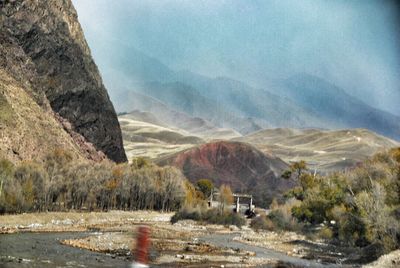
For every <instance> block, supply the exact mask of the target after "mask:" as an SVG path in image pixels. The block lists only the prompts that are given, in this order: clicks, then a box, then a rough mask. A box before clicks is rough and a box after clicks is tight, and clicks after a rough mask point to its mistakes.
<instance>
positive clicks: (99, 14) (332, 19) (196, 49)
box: [73, 0, 400, 115]
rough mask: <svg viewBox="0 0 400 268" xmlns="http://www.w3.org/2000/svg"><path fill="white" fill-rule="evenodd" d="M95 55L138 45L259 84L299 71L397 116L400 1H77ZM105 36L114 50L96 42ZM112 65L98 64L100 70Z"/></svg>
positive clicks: (170, 61) (181, 66) (171, 61)
mask: <svg viewBox="0 0 400 268" xmlns="http://www.w3.org/2000/svg"><path fill="white" fill-rule="evenodd" d="M73 3H74V6H75V8H76V10H77V12H78V17H79V21H80V23H81V25H82V28H83V30H84V32H85V36H86V38H87V41H88V44H89V46H90V48H91V50H92V53H93V56H94V59H95V61H98V62H105V61H103V60H102V59H104V58H105V57H110V56H112V53H113V50H115V51H119V52H120V50H127V53H129V49H128V48H129V47H132V48H135V49H138V50H140V51H142V52H143V53H145V54H147V55H149V56H152V57H154V58H156V59H158V60H160V61H161V62H163V63H164V64H166V65H167V66H170V67H172V68H173V69H175V70H190V71H193V72H196V73H200V74H203V75H207V76H210V77H217V76H227V77H231V78H234V79H238V80H242V81H244V82H246V83H249V84H251V85H253V86H258V87H268V83H269V82H270V81H274V80H279V79H285V78H288V77H290V76H292V75H295V74H297V73H309V74H312V75H316V76H319V77H321V78H323V79H325V80H327V81H329V82H331V83H334V84H336V85H338V86H340V87H342V88H343V89H344V90H346V91H347V92H348V93H350V94H351V95H353V96H356V97H358V98H360V99H362V100H363V101H365V102H367V103H368V104H370V105H373V106H375V107H377V108H380V109H383V110H387V111H390V112H392V113H395V114H397V115H400V105H399V104H398V103H399V101H400V33H399V30H398V29H400V27H399V26H400V21H399V17H400V16H399V15H400V14H399V13H400V12H399V5H398V4H396V1H385V0H376V1H372V0H358V1H355V0H354V1H351V0H350V1H349V0H336V1H329V0H325V1H324V0H302V1H290V0H286V1H285V0H219V1H216V0H196V1H192V0H117V1H109V0H96V1H95V0H73ZM105 40H107V42H108V43H110V44H112V45H110V46H109V53H104V52H101V53H100V52H99V51H100V50H97V49H96V47H97V46H99V45H100V44H102V43H104V42H105ZM104 68H106V66H101V65H99V69H100V71H101V70H102V69H104Z"/></svg>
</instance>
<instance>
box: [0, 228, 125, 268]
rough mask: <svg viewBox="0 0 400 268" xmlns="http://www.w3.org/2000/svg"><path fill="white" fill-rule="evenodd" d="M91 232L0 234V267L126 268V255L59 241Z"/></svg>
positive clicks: (83, 235)
mask: <svg viewBox="0 0 400 268" xmlns="http://www.w3.org/2000/svg"><path fill="white" fill-rule="evenodd" d="M90 234H91V233H17V234H3V235H0V267H5V268H7V267H43V268H46V267H129V264H130V263H131V261H130V258H129V257H120V256H115V255H109V254H103V253H96V252H92V251H89V250H84V249H79V248H73V247H70V246H65V245H62V244H61V243H60V240H65V239H72V238H79V237H85V236H88V235H90Z"/></svg>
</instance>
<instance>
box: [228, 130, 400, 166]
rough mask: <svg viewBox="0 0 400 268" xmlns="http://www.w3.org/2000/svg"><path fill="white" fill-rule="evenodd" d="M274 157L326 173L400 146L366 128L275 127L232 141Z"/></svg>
mask: <svg viewBox="0 0 400 268" xmlns="http://www.w3.org/2000/svg"><path fill="white" fill-rule="evenodd" d="M234 140H237V141H241V142H247V143H250V144H252V145H253V146H255V147H256V148H258V149H259V150H261V151H263V152H265V153H270V154H274V155H276V156H278V157H280V158H282V159H283V160H285V161H287V162H293V161H299V160H305V161H306V162H307V163H308V164H309V166H310V167H311V168H315V169H316V170H318V171H322V172H329V171H336V170H344V169H346V168H351V167H353V166H354V165H355V164H356V163H358V162H361V161H362V160H365V159H366V158H367V157H370V156H372V155H373V154H375V153H376V152H379V151H382V150H387V149H389V148H393V147H398V146H400V143H398V142H396V141H394V140H391V139H389V138H386V137H384V136H381V135H378V134H376V133H374V132H372V131H369V130H366V129H344V130H320V129H290V128H277V129H266V130H261V131H258V132H255V133H252V134H249V135H247V136H244V137H240V138H237V139H234Z"/></svg>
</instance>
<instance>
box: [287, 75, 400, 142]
mask: <svg viewBox="0 0 400 268" xmlns="http://www.w3.org/2000/svg"><path fill="white" fill-rule="evenodd" d="M279 92H280V94H282V95H284V96H287V97H289V98H291V99H293V100H295V101H296V102H297V103H298V104H299V105H300V106H302V107H303V108H305V109H309V110H312V111H314V112H315V113H318V115H319V116H320V117H321V118H323V119H324V120H326V121H330V122H334V123H335V124H336V125H338V126H339V127H342V128H344V127H351V128H368V129H370V130H373V131H375V132H377V133H380V134H382V135H385V136H388V137H390V138H393V139H397V140H400V117H398V116H395V115H392V114H390V113H388V112H384V111H381V110H378V109H375V108H373V107H371V106H369V105H367V104H365V103H364V102H362V101H360V100H359V99H357V98H354V97H352V96H350V95H348V94H347V93H346V92H345V91H344V90H342V89H341V88H339V87H337V86H335V85H333V84H331V83H329V82H327V81H325V80H323V79H320V78H318V77H315V76H311V75H308V74H298V75H296V76H293V77H291V78H289V79H287V80H286V81H284V83H283V85H282V86H281V87H279Z"/></svg>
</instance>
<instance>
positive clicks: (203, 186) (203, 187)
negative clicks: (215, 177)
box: [197, 179, 214, 199]
mask: <svg viewBox="0 0 400 268" xmlns="http://www.w3.org/2000/svg"><path fill="white" fill-rule="evenodd" d="M197 187H198V188H199V190H200V192H202V193H203V195H204V197H205V198H206V199H207V198H208V197H209V196H210V195H211V193H212V190H213V189H214V184H213V183H212V181H210V180H209V179H200V180H198V181H197Z"/></svg>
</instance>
